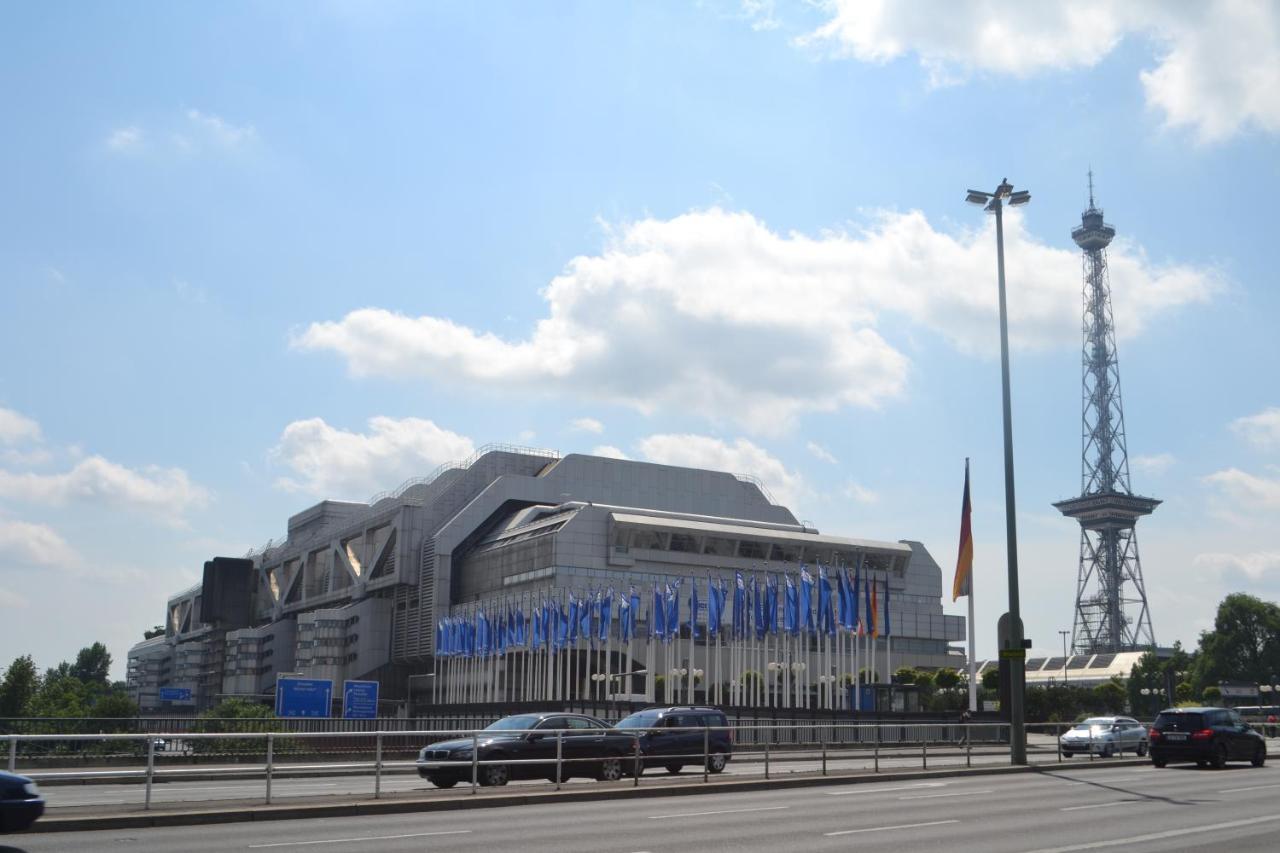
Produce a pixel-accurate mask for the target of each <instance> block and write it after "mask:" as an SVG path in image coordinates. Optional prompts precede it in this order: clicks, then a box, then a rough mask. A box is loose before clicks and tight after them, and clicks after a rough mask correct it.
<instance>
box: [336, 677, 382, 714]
mask: <svg viewBox="0 0 1280 853" xmlns="http://www.w3.org/2000/svg"><path fill="white" fill-rule="evenodd" d="M342 716H343V718H344V719H348V720H372V719H374V718H375V717H377V716H378V682H376V681H344V682H342Z"/></svg>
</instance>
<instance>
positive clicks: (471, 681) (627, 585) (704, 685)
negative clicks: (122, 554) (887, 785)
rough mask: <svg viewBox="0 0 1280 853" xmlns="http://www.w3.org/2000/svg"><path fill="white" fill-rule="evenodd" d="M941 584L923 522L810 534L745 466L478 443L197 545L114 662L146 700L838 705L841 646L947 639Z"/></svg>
mask: <svg viewBox="0 0 1280 853" xmlns="http://www.w3.org/2000/svg"><path fill="white" fill-rule="evenodd" d="M941 596H942V571H941V569H940V568H939V566H938V564H937V563H936V562H935V561H934V559H933V558H932V557H931V556H930V554H929V552H928V551H927V550H926V549H925V547H924V546H923V545H922V544H920V543H919V542H913V541H908V540H900V541H881V540H875V539H863V538H848V537H843V536H830V535H824V534H822V533H820V532H819V531H817V530H815V529H814V528H813V527H812V526H809V525H806V524H802V523H801V522H799V521H797V520H796V517H795V516H794V515H793V514H792V513H791V511H790V510H789V509H787V508H786V507H783V506H780V505H778V504H776V503H774V502H773V501H772V499H771V498H770V496H769V495H768V493H767V492H766V491H765V490H764V489H763V488H762V486H761V485H760V484H759V483H758V482H757V481H755V480H754V479H753V478H751V477H746V476H741V475H734V474H729V473H723V472H718V471H707V470H700V469H695V468H681V467H676V466H671V465H658V464H652V463H646V462H636V461H630V460H622V459H613V458H606V457H599V456H589V455H583V454H570V455H568V456H564V457H560V456H558V455H556V454H554V453H550V452H546V451H536V450H529V449H524V448H515V447H505V446H489V447H486V448H483V449H481V450H480V451H479V452H477V453H476V454H475V455H474V456H473V457H472V458H470V459H468V460H466V461H464V462H459V463H455V464H450V465H446V466H442V467H441V468H440V469H439V470H438V471H436V472H435V473H433V474H432V475H431V476H428V477H424V478H419V479H413V480H410V481H408V482H406V483H405V484H403V485H402V486H401V487H400V488H398V489H396V490H395V491H393V492H389V493H384V494H381V495H377V496H375V497H374V498H373V499H371V500H370V501H369V502H368V503H348V502H338V501H328V500H326V501H322V502H321V503H318V504H316V505H315V506H312V507H309V508H307V509H305V510H303V511H302V512H300V513H298V514H297V515H295V516H293V517H292V518H290V519H289V521H288V532H287V535H286V537H285V538H284V539H283V540H280V541H273V542H269V543H268V544H267V545H266V546H264V547H262V548H260V549H257V550H254V551H251V552H250V553H249V554H248V555H247V557H245V558H239V559H224V558H217V559H213V560H211V561H210V563H208V564H206V566H205V574H204V579H203V583H201V584H199V585H197V586H194V587H192V588H190V589H187V590H184V591H182V592H179V593H177V594H175V595H173V596H171V597H170V598H169V600H168V604H167V608H166V612H165V620H164V633H163V634H162V635H160V636H156V637H153V638H151V639H148V640H146V641H144V642H141V643H139V644H137V645H136V646H134V647H133V648H132V649H130V651H129V661H128V684H129V687H130V689H131V690H132V691H133V693H134V695H135V697H136V698H137V700H138V702H139V704H140V705H141V707H142V708H143V709H144V710H145V711H156V710H165V709H168V710H175V711H176V710H179V707H180V706H187V707H194V708H195V709H197V710H198V709H202V708H206V707H208V706H210V705H212V704H214V703H216V702H217V701H218V700H219V699H221V698H224V697H228V696H245V697H257V698H259V699H260V700H262V701H270V697H271V696H272V694H273V692H274V690H275V686H276V681H277V677H278V676H280V675H282V674H287V675H290V676H299V675H300V676H305V677H308V678H317V679H329V680H332V681H333V682H334V683H335V684H337V685H341V684H342V683H343V681H344V680H364V681H376V682H378V683H379V684H380V685H381V698H382V699H383V700H384V701H386V700H391V701H393V702H395V701H397V700H398V701H399V702H401V703H402V706H405V705H407V702H408V699H409V698H410V689H409V688H410V685H411V684H412V685H415V687H414V690H413V698H414V704H415V705H416V706H417V707H416V708H414V709H409V710H413V711H416V710H420V708H421V707H422V706H423V705H425V704H443V703H454V704H460V703H474V702H485V701H488V702H492V701H501V702H518V701H525V700H530V701H532V700H572V699H575V698H586V697H596V696H599V697H620V696H625V697H629V698H633V699H636V700H645V699H648V700H653V699H655V698H662V697H663V696H664V695H665V696H666V697H667V698H679V697H681V695H682V694H681V693H680V692H679V690H680V686H681V685H683V686H684V687H685V688H686V692H685V693H684V694H683V697H684V698H685V699H686V700H690V701H692V700H702V701H719V702H721V703H722V704H729V703H738V704H750V705H758V704H777V703H781V704H786V705H787V706H788V707H831V708H841V707H849V704H848V703H849V702H851V701H854V700H850V699H848V698H847V688H846V681H847V680H848V678H849V677H850V676H848V675H846V674H847V673H855V670H856V671H866V674H865V676H864V678H865V680H866V681H869V682H874V681H876V680H882V679H883V676H884V674H885V673H886V671H888V670H889V668H890V667H892V669H893V670H896V669H898V668H899V667H902V666H918V667H942V666H953V667H954V666H958V665H960V664H961V663H962V658H961V657H960V652H958V651H956V650H953V649H951V648H950V646H949V643H951V642H953V641H960V640H962V639H963V638H964V636H965V626H964V620H963V618H962V617H959V616H949V615H944V614H943V612H942V604H941ZM850 599H852V600H850ZM837 601H838V602H839V607H838V609H839V614H838V615H837V614H836V610H837V605H836V602H837ZM801 604H803V612H801V611H800V607H801ZM655 608H656V609H657V613H656V614H655ZM766 609H767V610H770V611H772V613H767V612H766ZM690 613H692V614H693V619H692V620H690V618H689V614H690ZM691 623H692V624H691ZM852 677H853V678H857V676H856V675H854V676H852ZM811 703H812V704H811Z"/></svg>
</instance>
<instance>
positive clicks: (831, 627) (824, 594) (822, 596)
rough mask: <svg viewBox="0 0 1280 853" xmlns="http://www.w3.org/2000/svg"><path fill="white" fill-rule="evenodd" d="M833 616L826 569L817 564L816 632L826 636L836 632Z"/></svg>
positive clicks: (829, 584)
mask: <svg viewBox="0 0 1280 853" xmlns="http://www.w3.org/2000/svg"><path fill="white" fill-rule="evenodd" d="M835 622H836V620H835V617H834V616H833V615H832V613H831V583H830V582H829V581H828V580H827V569H826V567H825V566H823V565H821V564H819V565H818V633H820V634H826V635H828V636H830V635H832V634H834V633H835V632H836V625H835Z"/></svg>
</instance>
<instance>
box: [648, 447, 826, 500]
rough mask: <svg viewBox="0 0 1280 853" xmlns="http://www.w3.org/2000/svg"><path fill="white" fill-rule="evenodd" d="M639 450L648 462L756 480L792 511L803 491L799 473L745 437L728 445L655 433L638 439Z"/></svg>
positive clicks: (802, 481)
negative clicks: (741, 475)
mask: <svg viewBox="0 0 1280 853" xmlns="http://www.w3.org/2000/svg"><path fill="white" fill-rule="evenodd" d="M638 447H639V449H640V454H641V455H642V456H643V457H644V458H645V459H646V460H647V461H649V462H658V463H660V464H663V465H680V466H684V467H690V468H707V469H710V470H712V471H727V472H729V473H730V474H750V475H752V476H755V477H758V478H759V479H760V481H761V482H762V483H764V485H765V488H767V489H768V490H769V492H770V493H771V494H772V495H773V498H774V500H776V501H778V502H779V503H780V504H782V505H783V506H786V507H788V508H789V509H791V510H793V511H794V510H795V504H796V501H797V500H798V499H799V498H800V497H801V495H802V494H803V493H804V491H805V484H804V480H803V478H802V477H801V476H800V475H799V474H798V473H796V472H794V471H789V470H787V467H786V466H785V465H784V464H783V463H782V462H781V461H780V460H779V459H777V458H776V457H774V456H772V455H770V454H769V452H768V451H766V450H765V449H764V448H762V447H759V446H758V445H755V444H752V443H751V442H750V441H748V440H747V439H745V438H739V439H737V440H736V441H734V442H733V443H732V444H730V443H727V442H724V441H722V440H720V439H718V438H712V437H710V436H706V435H688V434H685V435H675V434H658V435H651V436H648V437H647V438H643V439H641V440H640V442H639V444H638Z"/></svg>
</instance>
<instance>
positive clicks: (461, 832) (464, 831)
mask: <svg viewBox="0 0 1280 853" xmlns="http://www.w3.org/2000/svg"><path fill="white" fill-rule="evenodd" d="M470 832H471V830H469V829H450V830H445V831H443V832H413V833H409V834H408V835H366V836H363V837H361V838H322V839H320V840H318V841H275V842H272V843H271V844H250V845H249V849H250V850H260V849H262V848H264V847H301V846H302V845H304V844H349V843H351V842H353V841H391V840H393V839H397V838H429V837H431V836H433V835H467V834H469V833H470Z"/></svg>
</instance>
